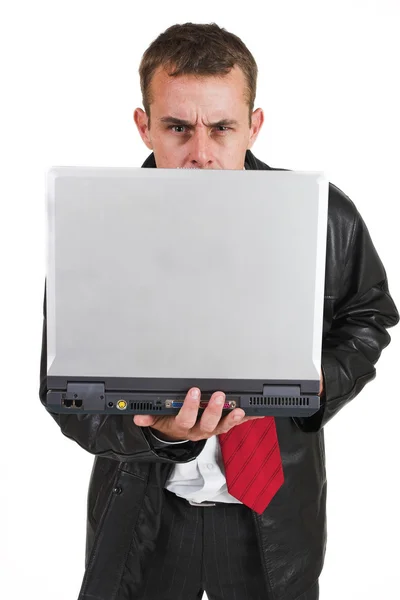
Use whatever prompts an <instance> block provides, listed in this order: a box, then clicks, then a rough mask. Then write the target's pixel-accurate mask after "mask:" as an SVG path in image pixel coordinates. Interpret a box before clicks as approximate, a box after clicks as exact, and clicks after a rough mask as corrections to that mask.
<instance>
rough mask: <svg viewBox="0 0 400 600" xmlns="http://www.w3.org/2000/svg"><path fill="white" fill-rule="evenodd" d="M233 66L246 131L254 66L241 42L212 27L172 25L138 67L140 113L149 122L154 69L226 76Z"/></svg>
mask: <svg viewBox="0 0 400 600" xmlns="http://www.w3.org/2000/svg"><path fill="white" fill-rule="evenodd" d="M235 65H237V66H238V67H240V68H241V69H242V71H243V73H244V75H245V79H246V83H247V85H246V92H245V94H246V95H245V100H246V102H247V104H248V105H249V127H251V115H252V112H253V110H254V100H255V96H256V86H257V72H258V69H257V64H256V61H255V60H254V57H253V55H252V54H251V52H250V51H249V50H248V48H247V47H246V46H245V44H244V43H243V42H242V40H241V39H240V38H239V37H238V36H236V35H234V34H233V33H230V32H229V31H227V30H226V29H224V28H223V27H219V26H218V25H217V24H216V23H209V24H208V23H207V24H197V23H184V24H182V25H172V26H171V27H169V28H168V29H166V30H165V31H164V32H163V33H161V34H160V35H159V36H158V37H157V38H156V39H155V40H154V41H153V42H152V43H151V44H150V46H149V47H148V48H147V50H146V51H145V53H144V54H143V56H142V60H141V62H140V66H139V76H140V88H141V90H142V100H143V107H144V110H145V112H146V114H147V116H148V118H149V127H150V104H151V103H152V101H153V99H152V97H151V92H150V84H151V80H152V77H153V75H154V72H155V71H156V69H157V68H158V67H160V66H161V67H164V68H166V69H167V70H168V75H170V76H171V77H174V76H177V75H204V76H207V75H220V76H223V75H226V74H227V73H229V71H230V70H231V69H232V68H233V67H234V66H235Z"/></svg>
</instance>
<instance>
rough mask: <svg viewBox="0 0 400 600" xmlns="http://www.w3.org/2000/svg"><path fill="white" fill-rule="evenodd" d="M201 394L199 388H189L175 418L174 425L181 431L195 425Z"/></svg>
mask: <svg viewBox="0 0 400 600" xmlns="http://www.w3.org/2000/svg"><path fill="white" fill-rule="evenodd" d="M200 398H201V392H200V390H199V388H196V387H195V388H190V390H189V391H188V393H187V394H186V398H185V400H184V401H183V405H182V407H181V409H180V410H179V412H178V414H177V415H176V417H175V424H176V425H177V426H178V427H181V428H182V429H183V430H187V429H191V428H192V427H193V426H194V424H195V423H196V419H197V414H198V412H199V406H200Z"/></svg>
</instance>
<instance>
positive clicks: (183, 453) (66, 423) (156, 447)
mask: <svg viewBox="0 0 400 600" xmlns="http://www.w3.org/2000/svg"><path fill="white" fill-rule="evenodd" d="M47 389H48V388H47V319H46V282H45V290H44V302H43V333H42V351H41V358H40V386H39V398H40V400H41V402H42V404H43V405H44V406H45V407H46V394H47ZM46 408H47V407H46ZM47 412H48V413H49V414H50V415H51V416H52V417H53V419H54V420H55V422H56V423H57V425H58V426H59V427H60V429H61V432H62V433H63V434H64V435H65V436H66V437H68V438H70V439H71V440H74V441H75V442H76V443H77V444H79V445H80V446H81V447H82V448H83V449H84V450H86V451H87V452H90V453H91V454H94V455H97V456H104V457H106V458H111V459H115V460H118V461H124V462H126V461H139V460H140V461H156V462H169V463H176V462H190V461H191V460H194V459H195V458H196V457H197V456H198V455H199V454H200V452H201V451H202V450H203V448H204V445H205V443H206V440H200V441H197V442H191V441H188V442H185V443H181V444H170V443H168V442H163V441H161V440H158V439H156V438H155V437H154V436H152V435H151V432H150V431H149V427H139V426H138V425H135V423H134V422H133V415H102V414H69V415H68V414H65V413H63V414H57V413H53V412H51V411H49V410H48V411H47Z"/></svg>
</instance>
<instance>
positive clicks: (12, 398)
mask: <svg viewBox="0 0 400 600" xmlns="http://www.w3.org/2000/svg"><path fill="white" fill-rule="evenodd" d="M198 4H199V6H198V7H195V6H194V5H195V3H190V2H178V1H174V0H170V1H168V2H145V3H140V2H134V1H127V0H119V1H113V2H111V1H109V2H104V1H99V0H97V1H96V2H95V1H88V0H79V1H76V0H74V1H72V0H69V1H68V2H66V1H65V2H61V1H59V0H52V1H47V2H45V1H39V0H37V1H36V2H28V1H26V2H21V1H19V2H18V1H15V2H13V3H11V2H9V3H8V6H7V7H5V6H3V5H2V8H1V13H0V51H1V57H2V65H1V83H2V92H1V96H0V102H1V110H0V137H1V139H0V144H1V152H2V156H1V177H0V182H1V184H0V185H1V191H0V199H1V220H0V224H1V236H0V243H1V274H2V279H1V286H2V287H1V289H2V293H1V296H0V297H1V300H0V301H1V312H0V314H1V319H2V321H1V342H2V344H1V347H2V351H3V353H2V361H1V383H2V389H1V396H2V415H3V417H2V422H3V427H2V428H1V453H0V458H1V465H0V466H1V478H2V482H1V489H2V491H1V504H2V505H1V511H0V515H1V517H0V519H1V530H0V531H1V533H0V572H1V577H0V596H1V597H2V598H7V600H16V599H20V598H25V597H31V598H40V600H55V599H56V600H74V599H75V598H77V595H78V591H79V589H80V585H81V580H82V577H83V569H84V550H85V519H86V495H87V485H88V480H89V474H90V470H91V466H92V461H93V457H92V456H91V455H89V454H88V453H86V452H85V451H84V450H83V449H81V448H80V447H79V446H78V445H77V444H76V443H75V442H73V441H70V440H68V439H67V438H65V437H64V436H63V435H62V434H61V432H60V431H59V429H58V427H57V425H56V424H55V422H54V421H53V419H52V418H51V417H50V416H49V415H48V414H47V413H46V411H45V409H44V408H43V407H42V405H41V404H40V401H39V397H38V388H39V359H40V349H41V334H42V306H43V291H44V278H45V247H44V241H45V220H44V219H45V204H44V185H45V183H44V182H45V180H44V174H45V170H46V169H47V168H48V167H50V166H52V165H91V166H140V165H141V164H142V162H143V160H144V159H145V158H146V157H147V156H148V154H149V152H148V150H147V148H146V147H145V146H144V144H143V143H142V141H141V139H140V137H139V134H138V133H137V130H136V127H135V125H134V123H133V118H132V113H133V110H134V108H136V107H137V106H141V97H140V93H139V91H140V88H139V76H138V65H139V61H140V58H141V55H142V53H143V52H144V50H145V49H146V48H147V46H148V45H149V44H150V43H151V41H152V40H153V39H154V38H155V37H156V36H157V35H158V34H159V33H161V32H162V31H164V30H165V29H166V28H167V27H169V26H170V25H172V24H174V23H184V22H186V21H192V22H199V23H200V22H201V23H205V22H212V21H214V22H216V23H217V24H218V25H220V26H222V27H225V28H226V29H228V30H229V31H232V32H233V33H236V34H237V35H239V36H240V37H241V38H242V40H243V41H244V42H245V43H246V44H247V46H248V47H249V49H250V51H251V52H252V53H253V55H254V57H255V59H256V61H257V62H258V66H259V84H258V93H257V98H256V105H255V108H257V107H262V108H263V109H264V111H265V116H266V122H265V124H264V127H263V130H262V131H261V134H260V137H259V139H258V141H257V142H256V144H255V146H254V147H253V149H252V150H253V152H254V154H255V156H256V157H258V158H260V159H261V160H262V161H264V162H267V163H268V164H269V165H271V166H275V167H284V168H289V169H305V170H307V169H309V170H319V169H321V170H324V171H325V173H326V174H327V175H328V177H329V179H330V180H331V181H332V182H333V183H335V184H336V185H337V186H339V187H340V188H341V189H342V190H343V191H344V192H345V193H346V194H348V195H349V196H350V198H352V200H353V201H354V202H355V204H356V206H357V208H358V209H359V211H360V212H361V214H362V216H363V218H364V220H365V221H366V223H367V226H368V228H369V230H370V233H371V236H372V239H373V241H374V244H375V246H376V249H377V251H378V253H379V255H380V257H381V259H382V261H383V263H384V265H385V267H386V270H387V274H388V278H389V284H390V291H391V293H392V296H393V298H394V299H395V301H396V302H397V304H398V305H400V274H399V269H398V262H397V260H396V255H397V257H398V256H399V239H398V238H399V228H398V215H399V211H398V203H399V187H398V183H399V158H400V153H399V138H400V121H399V106H400V93H399V87H398V85H399V84H398V79H399V75H398V64H399V56H400V43H399V39H400V38H399V35H398V32H399V28H400V18H399V17H400V8H399V3H398V2H396V0H379V1H372V0H369V1H367V0H358V1H356V0H346V1H343V0H340V1H338V0H335V1H333V0H332V1H329V2H324V1H321V0H319V1H314V2H312V1H310V0H308V1H306V0H303V1H302V2H298V1H296V0H294V1H292V2H289V1H282V0H281V1H280V2H272V1H266V0H263V1H262V2H254V1H253V2H249V3H238V5H237V6H236V8H234V3H232V2H231V1H228V0H223V1H222V2H219V3H217V2H215V1H212V2H209V1H207V0H204V1H203V2H201V3H198ZM390 334H391V336H392V343H391V344H390V346H389V347H388V348H387V349H386V350H384V352H383V354H382V356H381V359H380V360H379V363H378V364H377V377H376V379H375V380H374V381H373V382H371V383H369V384H368V385H367V387H366V388H364V390H363V391H362V392H361V394H360V395H359V396H358V397H357V398H356V399H355V400H353V402H351V403H350V404H349V405H347V406H346V407H345V408H344V409H343V410H342V411H341V412H340V413H339V415H337V416H336V417H335V418H334V419H333V420H332V421H331V422H330V423H329V424H328V425H327V427H326V428H325V435H326V451H327V475H328V545H327V552H326V560H325V567H324V570H323V573H322V575H321V578H320V585H321V596H320V597H321V600H337V598H338V597H340V598H341V599H342V600H355V599H358V598H363V600H367V599H371V600H372V599H374V600H376V598H387V599H390V600H391V599H392V598H393V599H394V598H395V597H398V596H397V594H398V589H399V583H398V561H399V550H398V539H399V535H400V531H399V510H398V507H399V506H400V496H399V492H398V490H399V485H398V481H397V475H398V472H399V469H398V460H399V450H398V434H399V431H398V423H399V417H400V408H399V404H400V402H399V393H398V362H399V357H400V350H399V348H400V328H393V329H391V330H390ZM295 501H296V499H295V498H293V502H295ZM4 533H5V535H4ZM160 600H161V599H160Z"/></svg>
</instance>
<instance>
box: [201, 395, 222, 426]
mask: <svg viewBox="0 0 400 600" xmlns="http://www.w3.org/2000/svg"><path fill="white" fill-rule="evenodd" d="M224 402H225V394H224V393H223V392H214V394H213V395H212V396H211V398H210V400H209V401H208V404H207V407H206V408H205V409H204V412H203V414H202V416H201V419H200V421H199V423H198V429H199V431H201V432H204V433H212V432H213V431H214V429H216V427H217V426H218V423H219V422H220V420H221V415H222V410H223V407H224Z"/></svg>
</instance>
